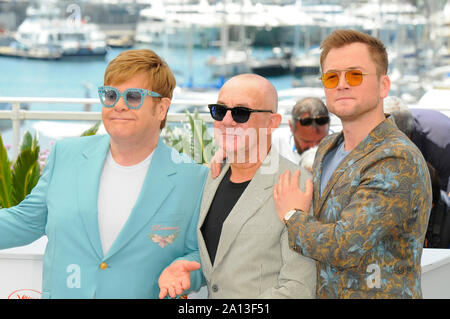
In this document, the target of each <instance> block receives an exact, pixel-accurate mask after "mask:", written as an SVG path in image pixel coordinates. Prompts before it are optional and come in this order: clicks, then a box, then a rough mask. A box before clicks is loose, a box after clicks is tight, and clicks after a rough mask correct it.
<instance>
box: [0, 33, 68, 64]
mask: <svg viewBox="0 0 450 319" xmlns="http://www.w3.org/2000/svg"><path fill="white" fill-rule="evenodd" d="M0 56H7V57H16V58H27V59H39V60H57V59H60V58H61V56H62V50H60V49H59V48H54V47H51V46H45V45H44V46H42V45H35V46H32V47H28V46H25V45H24V44H22V43H20V42H17V41H16V40H15V39H14V38H13V37H11V36H9V35H8V36H7V35H5V36H1V37H0Z"/></svg>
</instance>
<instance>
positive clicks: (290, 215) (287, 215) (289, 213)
mask: <svg viewBox="0 0 450 319" xmlns="http://www.w3.org/2000/svg"><path fill="white" fill-rule="evenodd" d="M294 214H295V210H290V211H288V212H287V214H286V215H284V220H286V221H287V220H289V218H291V217H292V215H294Z"/></svg>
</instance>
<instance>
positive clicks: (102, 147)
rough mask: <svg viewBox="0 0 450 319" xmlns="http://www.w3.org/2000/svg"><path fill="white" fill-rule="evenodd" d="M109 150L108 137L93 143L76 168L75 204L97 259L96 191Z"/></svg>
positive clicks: (99, 252) (100, 256)
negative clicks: (76, 203)
mask: <svg viewBox="0 0 450 319" xmlns="http://www.w3.org/2000/svg"><path fill="white" fill-rule="evenodd" d="M108 150H109V136H108V135H105V136H104V137H102V138H101V139H100V141H99V142H98V143H93V144H92V145H90V147H88V148H86V149H85V150H84V151H83V152H82V159H81V161H80V163H79V164H78V167H77V171H78V174H77V194H76V196H77V202H78V207H79V212H80V214H81V219H82V221H83V224H84V227H85V229H86V232H87V237H88V238H89V241H90V243H91V245H92V247H93V249H94V250H95V252H96V254H97V255H98V257H99V258H102V257H103V251H102V245H101V241H100V233H99V228H98V213H97V212H98V206H97V199H98V189H99V185H100V176H101V173H102V169H103V163H104V161H105V157H106V154H107V152H108Z"/></svg>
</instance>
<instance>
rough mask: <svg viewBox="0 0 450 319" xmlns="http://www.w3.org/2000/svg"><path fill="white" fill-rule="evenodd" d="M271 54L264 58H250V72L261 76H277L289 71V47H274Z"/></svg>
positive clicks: (290, 54)
mask: <svg viewBox="0 0 450 319" xmlns="http://www.w3.org/2000/svg"><path fill="white" fill-rule="evenodd" d="M272 52H273V55H272V56H270V57H268V58H266V59H264V60H259V59H252V60H251V61H250V63H249V67H250V70H251V72H253V73H256V74H259V75H261V76H279V75H285V74H289V73H291V70H292V67H291V65H292V51H291V50H290V49H289V48H284V49H282V48H280V47H275V48H273V49H272Z"/></svg>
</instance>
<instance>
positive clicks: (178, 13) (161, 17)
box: [135, 1, 220, 47]
mask: <svg viewBox="0 0 450 319" xmlns="http://www.w3.org/2000/svg"><path fill="white" fill-rule="evenodd" d="M216 18H217V17H216V14H215V12H214V10H213V7H212V6H210V5H209V4H208V3H207V2H205V3H202V2H201V3H199V4H186V5H165V4H163V3H162V2H161V1H154V2H152V6H151V7H150V8H145V9H142V10H141V11H140V13H139V20H138V22H137V24H136V36H135V39H136V42H140V43H149V44H155V45H167V46H170V47H186V46H193V47H209V46H211V44H212V43H213V42H215V41H217V39H218V33H219V32H220V30H219V22H218V20H217V19H216Z"/></svg>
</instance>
